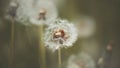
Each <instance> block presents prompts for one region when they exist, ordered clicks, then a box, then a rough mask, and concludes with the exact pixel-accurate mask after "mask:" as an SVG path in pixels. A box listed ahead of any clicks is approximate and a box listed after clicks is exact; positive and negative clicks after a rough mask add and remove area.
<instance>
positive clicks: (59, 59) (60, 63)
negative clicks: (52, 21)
mask: <svg viewBox="0 0 120 68" xmlns="http://www.w3.org/2000/svg"><path fill="white" fill-rule="evenodd" d="M58 65H59V68H62V67H61V65H62V62H61V48H59V49H58Z"/></svg>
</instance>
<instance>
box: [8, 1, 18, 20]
mask: <svg viewBox="0 0 120 68" xmlns="http://www.w3.org/2000/svg"><path fill="white" fill-rule="evenodd" d="M18 6H19V5H18V3H17V2H15V1H12V2H10V4H9V7H8V9H7V15H6V18H7V19H13V18H14V19H16V11H17V8H18Z"/></svg>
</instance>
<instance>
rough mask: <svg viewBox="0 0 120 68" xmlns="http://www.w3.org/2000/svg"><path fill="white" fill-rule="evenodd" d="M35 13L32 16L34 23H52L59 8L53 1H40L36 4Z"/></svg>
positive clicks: (31, 19)
mask: <svg viewBox="0 0 120 68" xmlns="http://www.w3.org/2000/svg"><path fill="white" fill-rule="evenodd" d="M33 10H34V11H33V13H32V15H31V16H30V22H31V23H32V24H36V25H39V24H50V22H51V21H53V20H55V19H56V18H57V14H58V13H57V9H56V7H55V5H54V4H53V3H52V2H51V1H41V0H40V1H39V0H38V2H36V4H35V5H34V9H33Z"/></svg>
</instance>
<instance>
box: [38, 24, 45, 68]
mask: <svg viewBox="0 0 120 68" xmlns="http://www.w3.org/2000/svg"><path fill="white" fill-rule="evenodd" d="M43 29H44V25H41V26H40V29H39V32H40V45H39V53H40V54H39V55H40V56H41V58H40V61H41V66H40V67H41V68H46V51H45V47H44V41H43V35H44V31H43Z"/></svg>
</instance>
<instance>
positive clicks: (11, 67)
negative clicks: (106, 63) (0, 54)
mask: <svg viewBox="0 0 120 68" xmlns="http://www.w3.org/2000/svg"><path fill="white" fill-rule="evenodd" d="M14 31H15V23H14V19H12V20H11V40H10V51H9V52H10V53H9V54H10V60H9V68H13V58H14Z"/></svg>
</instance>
